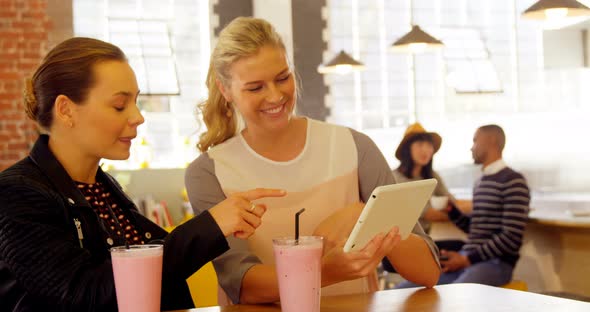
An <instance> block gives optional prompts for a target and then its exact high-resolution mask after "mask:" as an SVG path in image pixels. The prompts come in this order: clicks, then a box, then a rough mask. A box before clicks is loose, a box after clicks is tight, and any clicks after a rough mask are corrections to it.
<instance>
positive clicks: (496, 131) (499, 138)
mask: <svg viewBox="0 0 590 312" xmlns="http://www.w3.org/2000/svg"><path fill="white" fill-rule="evenodd" d="M479 130H480V131H483V132H485V133H488V134H491V135H492V136H494V138H495V139H496V143H497V144H498V149H499V150H500V152H501V151H502V150H504V146H505V145H506V135H505V134H504V130H503V129H502V127H500V126H498V125H495V124H490V125H485V126H481V127H479Z"/></svg>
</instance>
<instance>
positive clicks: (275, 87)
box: [218, 45, 296, 133]
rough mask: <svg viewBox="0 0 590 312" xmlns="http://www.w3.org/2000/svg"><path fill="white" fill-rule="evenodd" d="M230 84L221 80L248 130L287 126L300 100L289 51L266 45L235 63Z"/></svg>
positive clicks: (274, 129) (228, 98)
mask: <svg viewBox="0 0 590 312" xmlns="http://www.w3.org/2000/svg"><path fill="white" fill-rule="evenodd" d="M229 76H230V81H229V82H228V85H222V84H221V83H218V85H219V87H220V90H221V92H222V93H223V96H224V97H225V99H226V101H228V102H229V103H233V104H234V105H235V107H236V108H237V110H238V111H239V112H240V114H241V115H242V117H243V118H244V121H245V122H246V126H247V129H248V131H250V132H254V133H265V132H268V131H280V130H283V129H285V128H286V127H287V126H288V124H289V121H290V119H291V116H292V112H293V109H294V106H295V102H296V96H295V79H294V75H293V73H292V72H291V69H290V67H289V63H288V62H287V57H286V54H285V51H283V50H282V49H280V48H276V47H273V46H269V45H267V46H263V47H262V48H260V50H259V51H258V53H256V54H254V55H252V56H249V57H244V58H241V59H239V60H237V61H236V62H234V63H233V64H232V65H231V67H230V70H229Z"/></svg>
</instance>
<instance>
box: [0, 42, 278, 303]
mask: <svg viewBox="0 0 590 312" xmlns="http://www.w3.org/2000/svg"><path fill="white" fill-rule="evenodd" d="M138 94H139V89H138V86H137V80H136V78H135V74H134V73H133V70H132V69H131V67H130V66H129V64H128V63H127V59H126V57H125V55H124V54H123V52H122V51H121V50H120V49H119V48H117V47H116V46H114V45H112V44H110V43H106V42H103V41H100V40H96V39H90V38H72V39H68V40H66V41H64V42H62V43H60V44H59V45H57V46H56V47H55V48H54V49H52V50H51V51H50V52H49V54H48V55H47V56H46V57H45V59H44V60H43V62H42V64H41V65H40V66H39V68H38V69H37V71H36V72H35V74H34V75H33V77H32V79H30V80H28V81H27V85H26V90H25V104H26V112H27V114H28V116H29V117H30V118H31V119H33V120H34V121H35V122H36V123H37V124H38V125H39V127H40V128H41V129H42V130H43V132H44V133H46V134H44V135H41V136H40V137H39V139H38V140H37V142H36V143H35V145H34V147H33V149H32V150H31V152H30V154H29V156H28V157H26V158H24V159H22V160H21V161H19V162H18V163H16V164H15V165H13V166H12V167H10V168H8V169H6V170H5V171H3V172H2V173H0V311H116V310H117V302H116V295H115V287H114V279H113V270H112V265H111V257H110V253H109V248H110V247H113V246H122V245H126V244H130V245H131V244H143V243H160V244H163V245H164V257H163V268H162V296H161V308H162V309H163V310H176V309H185V308H191V307H193V306H194V305H193V302H192V299H191V296H190V293H189V289H188V287H187V284H186V278H188V277H189V276H191V275H192V274H193V273H194V272H195V271H197V270H198V269H199V268H200V267H201V266H202V265H204V264H205V263H207V262H208V261H210V260H212V259H214V258H215V257H217V256H219V255H221V254H222V253H224V252H225V251H226V250H227V249H228V248H229V247H228V244H227V241H226V238H225V237H226V236H230V235H233V236H235V237H237V238H247V237H249V236H250V235H252V234H253V233H254V230H255V229H256V228H257V227H258V226H259V225H260V222H261V220H260V218H261V216H262V214H264V212H265V211H266V208H265V207H264V206H263V205H255V204H253V203H252V202H251V201H252V200H255V199H259V198H262V197H267V196H273V197H277V196H283V195H285V192H284V191H281V190H270V189H256V190H252V191H244V192H241V193H236V194H233V195H232V196H230V197H228V198H227V199H226V200H224V201H222V202H219V203H218V204H217V205H215V206H214V207H213V208H211V209H209V210H208V211H205V212H203V213H202V214H200V215H198V216H197V217H195V218H193V219H191V220H189V221H187V222H186V223H184V224H183V225H181V226H179V227H177V228H176V229H175V230H174V231H172V232H171V233H170V234H168V233H166V231H164V230H163V229H161V228H160V227H158V226H157V225H156V224H154V223H152V222H151V221H150V220H148V219H147V218H145V217H144V216H142V215H141V214H139V212H138V211H137V209H136V207H135V205H134V204H133V202H132V201H131V200H130V199H129V198H128V197H127V196H126V195H125V194H124V193H123V191H122V189H121V187H120V186H119V184H117V182H116V181H115V180H114V179H113V178H112V177H111V176H109V175H108V174H107V173H105V172H103V171H102V170H101V169H100V167H99V162H100V160H101V159H102V158H107V159H126V158H128V157H129V149H130V146H131V140H132V139H133V138H135V136H136V134H137V127H138V126H139V125H140V124H142V123H143V121H144V119H143V116H142V115H141V113H140V111H139V108H138V107H137V105H136V101H137V96H138Z"/></svg>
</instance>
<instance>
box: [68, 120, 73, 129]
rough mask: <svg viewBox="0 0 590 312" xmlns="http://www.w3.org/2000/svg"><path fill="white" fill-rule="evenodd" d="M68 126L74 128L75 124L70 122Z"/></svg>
mask: <svg viewBox="0 0 590 312" xmlns="http://www.w3.org/2000/svg"><path fill="white" fill-rule="evenodd" d="M68 126H70V128H74V122H73V121H71V120H70V122H69V123H68Z"/></svg>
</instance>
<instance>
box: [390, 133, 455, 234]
mask: <svg viewBox="0 0 590 312" xmlns="http://www.w3.org/2000/svg"><path fill="white" fill-rule="evenodd" d="M441 143H442V138H441V137H440V135H438V133H436V132H427V131H426V130H425V129H424V127H422V125H421V124H420V123H414V124H411V125H410V126H408V128H407V129H406V132H405V133H404V138H403V139H402V141H401V142H400V143H399V145H398V147H397V150H396V151H395V157H396V158H397V159H399V160H400V162H401V163H400V165H399V167H397V169H395V170H393V177H394V178H395V182H396V183H403V182H409V181H416V180H422V179H430V178H435V179H436V180H437V181H438V184H437V185H436V188H435V189H434V192H433V194H432V195H433V196H447V198H448V199H450V200H454V198H453V196H452V195H451V194H450V193H449V190H448V189H447V187H446V186H445V183H444V182H443V180H442V178H441V177H440V176H439V175H438V173H436V171H434V170H433V169H432V156H434V154H435V153H436V152H437V151H438V149H439V148H440V145H441ZM439 220H448V216H447V214H446V213H445V212H443V211H439V210H436V209H433V208H432V207H431V206H430V202H429V203H428V204H427V207H425V209H424V211H423V212H422V216H421V217H420V224H421V225H422V227H423V228H424V231H426V232H427V233H428V232H429V231H430V222H432V221H439Z"/></svg>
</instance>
